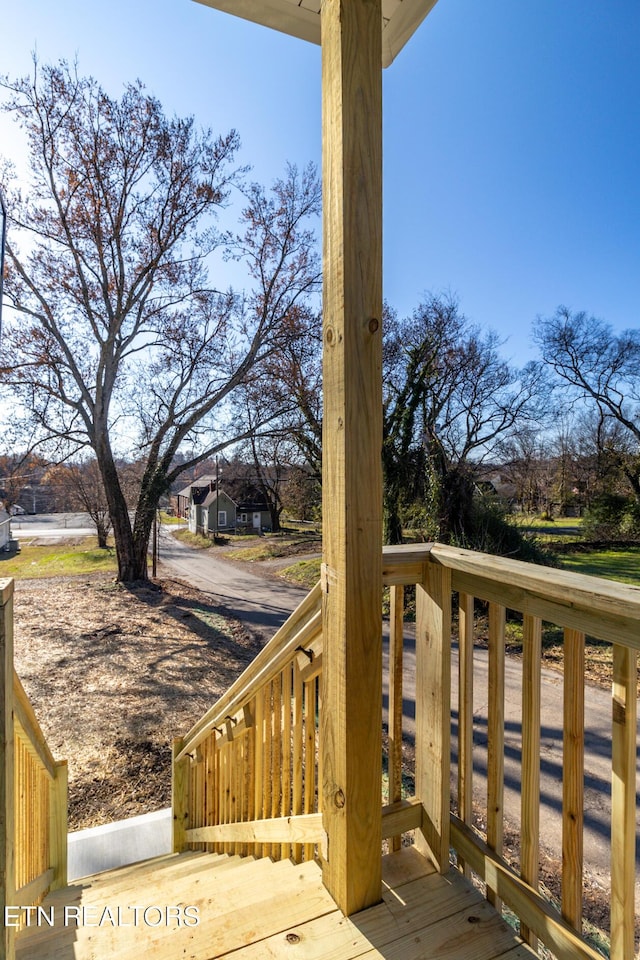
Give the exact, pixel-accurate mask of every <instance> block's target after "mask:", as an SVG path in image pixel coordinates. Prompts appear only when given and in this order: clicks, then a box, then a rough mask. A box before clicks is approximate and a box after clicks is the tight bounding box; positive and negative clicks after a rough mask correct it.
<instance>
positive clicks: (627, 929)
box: [611, 644, 637, 960]
mask: <svg viewBox="0 0 640 960" xmlns="http://www.w3.org/2000/svg"><path fill="white" fill-rule="evenodd" d="M636 661H637V655H636V653H635V651H633V650H629V649H628V648H627V647H623V646H621V645H620V644H614V645H613V689H612V694H613V703H612V707H613V718H612V719H613V757H612V782H611V960H630V958H632V957H633V955H634V919H635V917H634V907H635V904H634V892H635V890H634V879H635V855H636V851H635V846H636V817H635V814H636V727H637V700H636V696H637V694H636V686H637V662H636Z"/></svg>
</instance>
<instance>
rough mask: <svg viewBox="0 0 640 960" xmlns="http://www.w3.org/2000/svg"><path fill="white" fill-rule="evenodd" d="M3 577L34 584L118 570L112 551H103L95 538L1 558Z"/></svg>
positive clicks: (33, 549)
mask: <svg viewBox="0 0 640 960" xmlns="http://www.w3.org/2000/svg"><path fill="white" fill-rule="evenodd" d="M0 558H1V559H0V577H16V578H18V579H21V580H25V579H26V580H34V579H36V578H38V577H73V576H78V575H81V574H85V573H95V572H96V571H106V572H110V571H112V570H113V571H115V570H117V564H116V552H115V550H114V548H113V547H107V548H106V550H101V549H99V547H98V546H97V541H96V539H94V538H93V537H91V538H90V537H87V538H86V539H85V540H83V542H82V543H80V544H77V545H75V546H68V545H66V544H65V545H64V546H60V545H55V544H54V545H52V546H50V547H27V546H25V547H22V549H21V551H20V553H18V554H15V555H14V556H8V555H6V554H0Z"/></svg>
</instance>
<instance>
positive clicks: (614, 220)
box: [0, 0, 640, 363]
mask: <svg viewBox="0 0 640 960" xmlns="http://www.w3.org/2000/svg"><path fill="white" fill-rule="evenodd" d="M34 49H36V50H37V52H38V56H39V58H40V59H41V60H43V61H50V60H57V59H59V58H61V57H66V58H67V59H73V58H74V57H76V56H77V58H78V61H79V67H80V71H81V72H82V73H85V74H92V75H93V76H95V77H96V78H97V79H98V80H99V81H100V82H101V83H102V84H103V86H105V88H106V89H107V90H108V91H109V93H110V94H112V95H118V94H119V93H120V92H121V90H122V84H123V83H125V82H126V81H129V80H133V79H135V78H136V77H139V78H140V79H141V80H142V81H143V82H144V83H145V84H146V85H147V87H148V88H149V90H150V91H152V92H153V93H154V94H155V95H156V96H158V97H159V99H160V100H161V101H162V102H163V104H164V106H165V109H166V110H167V111H168V112H175V113H178V114H188V113H193V114H194V115H195V116H196V118H197V120H198V122H199V123H201V124H202V125H203V126H211V127H212V128H213V129H214V131H220V132H222V131H224V130H227V129H228V128H229V127H232V126H233V127H235V128H236V129H237V130H238V131H239V133H240V135H241V138H242V143H243V150H242V160H243V162H245V163H250V164H252V166H253V173H252V176H253V177H254V178H255V179H257V180H261V181H264V182H269V181H270V180H272V179H273V178H274V177H276V176H278V175H280V174H281V173H282V172H283V170H284V166H285V163H286V162H287V161H291V162H295V163H297V164H298V165H300V166H302V165H304V164H305V163H306V162H308V161H309V160H313V161H315V162H317V163H318V164H319V162H320V92H321V91H320V51H319V48H317V47H315V46H312V45H310V44H307V43H304V42H302V41H299V40H295V39H293V38H289V37H286V36H283V35H281V34H278V33H275V32H274V31H271V30H267V29H265V28H263V27H259V26H256V25H253V24H249V23H246V22H244V21H241V20H237V19H236V18H234V17H230V16H228V15H225V14H222V13H218V12H217V11H214V10H211V9H209V8H207V7H204V6H202V5H200V4H198V3H194V2H192V0H153V2H151V0H110V2H109V3H100V2H97V3H93V4H87V3H86V0H84V2H80V0H59V2H58V3H56V4H52V3H51V2H50V0H21V2H20V3H19V4H11V5H10V7H9V9H5V10H3V14H2V19H1V21H0V71H2V72H3V73H9V74H10V75H12V76H15V75H17V74H23V73H25V72H27V71H28V70H29V67H30V55H31V51H32V50H34ZM383 82H384V88H383V89H384V243H385V247H384V281H385V296H386V298H387V299H388V300H389V302H390V303H391V304H392V305H393V306H395V307H396V308H397V309H398V310H399V312H400V313H401V314H404V313H410V312H411V310H412V309H413V307H414V306H415V305H416V304H417V303H418V302H419V300H420V297H421V295H422V294H423V292H424V291H427V290H431V291H442V290H446V291H450V292H453V293H456V294H457V295H458V297H459V299H460V303H461V306H462V309H463V310H464V312H465V313H466V314H467V315H468V316H469V317H470V318H471V319H472V320H474V321H476V322H477V323H479V324H481V325H483V326H486V327H490V328H492V329H494V330H497V331H498V333H499V334H500V336H501V337H502V338H504V339H505V340H506V341H507V342H506V344H505V346H504V348H503V351H504V353H505V354H506V355H507V356H509V357H511V358H512V359H513V360H514V362H518V363H519V362H523V361H524V360H526V359H529V358H530V357H532V356H534V355H535V351H534V348H533V347H532V344H531V340H530V330H531V324H532V321H533V320H534V318H535V317H536V315H537V314H542V315H549V314H551V313H553V312H554V310H555V308H556V307H557V306H558V305H559V304H560V303H564V304H566V305H567V306H569V307H570V308H572V309H576V310H578V309H585V310H587V311H589V312H591V313H593V314H595V315H597V316H599V317H602V318H604V319H606V320H608V321H609V322H611V323H612V325H613V326H614V328H615V329H618V330H620V329H623V328H627V327H637V326H639V325H640V316H639V309H638V308H639V305H640V269H639V267H640V216H639V214H640V4H639V3H638V0H608V2H607V3H606V4H605V3H603V2H602V0H535V2H534V0H482V2H479V0H439V2H438V3H437V4H436V7H435V8H434V10H433V11H432V13H431V14H430V15H429V16H428V17H427V19H426V20H425V22H424V23H423V24H422V26H421V27H420V29H419V30H418V32H417V34H416V35H415V36H414V37H413V38H412V40H411V41H410V42H409V44H408V45H407V47H406V48H405V49H404V50H403V51H402V52H401V54H400V55H399V57H398V58H397V60H396V61H395V62H394V63H393V64H392V65H391V67H389V68H388V69H387V70H385V71H384V76H383ZM14 137H15V135H14V134H13V132H12V128H11V126H10V125H8V123H7V120H6V118H2V119H1V120H0V153H2V154H4V155H9V156H11V155H12V154H13V153H14V152H15V151H16V146H15V140H14ZM16 155H18V154H16ZM223 279H224V278H221V280H223ZM221 285H222V283H221Z"/></svg>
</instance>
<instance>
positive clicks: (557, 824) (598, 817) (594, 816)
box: [384, 624, 640, 902]
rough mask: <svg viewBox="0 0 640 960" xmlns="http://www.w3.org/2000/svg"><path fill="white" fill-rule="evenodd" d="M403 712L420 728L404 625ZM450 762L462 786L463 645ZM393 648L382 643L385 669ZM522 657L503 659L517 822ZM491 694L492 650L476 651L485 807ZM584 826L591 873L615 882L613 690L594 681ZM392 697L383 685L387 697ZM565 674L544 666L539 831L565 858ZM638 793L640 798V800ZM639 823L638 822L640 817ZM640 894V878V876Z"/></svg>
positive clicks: (476, 732)
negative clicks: (460, 695) (459, 760)
mask: <svg viewBox="0 0 640 960" xmlns="http://www.w3.org/2000/svg"><path fill="white" fill-rule="evenodd" d="M405 632H406V635H405V644H404V678H403V679H404V689H403V715H404V729H405V732H406V735H407V736H408V737H409V738H410V739H412V738H413V736H414V734H415V727H414V719H415V633H414V629H413V625H412V624H406V625H405ZM451 667H452V669H451V675H452V684H451V688H452V689H451V697H452V708H453V709H452V723H451V742H452V767H451V786H452V791H453V793H454V794H455V793H456V791H457V784H456V777H457V734H458V728H457V719H458V716H457V710H456V708H455V705H456V704H457V698H458V650H457V647H454V650H453V655H452V665H451ZM386 669H387V649H386V647H385V651H384V670H385V676H386ZM521 693H522V663H521V661H520V660H518V659H517V658H515V657H507V658H506V662H505V720H504V724H505V766H504V777H505V802H504V809H505V815H506V819H507V820H508V821H509V823H510V824H511V825H513V827H514V828H515V829H516V830H517V825H518V823H519V820H520V785H521V775H520V756H521V732H522V727H521V719H522V698H521ZM487 700H488V656H487V651H486V650H484V649H476V650H475V651H474V697H473V742H474V791H473V792H474V799H475V800H476V802H477V803H478V805H479V806H480V807H484V806H486V799H487ZM585 701H586V702H585V799H584V811H585V833H584V857H585V864H586V865H587V867H588V870H589V872H590V873H592V874H594V875H595V876H596V877H597V878H599V880H600V882H601V884H602V885H603V886H604V887H608V886H609V873H610V822H611V821H610V817H611V696H610V693H609V692H608V691H607V690H603V689H601V688H599V687H593V686H589V687H588V690H587V696H586V698H585ZM387 702H388V688H387V687H386V685H385V690H384V705H385V708H386V705H387ZM562 715H563V688H562V676H561V675H560V674H559V673H556V672H555V671H552V670H545V669H543V671H542V717H543V721H542V728H541V744H540V747H541V749H540V802H541V807H540V836H541V841H542V843H543V845H544V847H545V848H546V849H547V850H548V851H549V853H550V854H551V855H552V856H554V857H556V858H557V859H561V851H562V816H561V810H562ZM637 799H638V798H636V800H637ZM639 827H640V825H639ZM637 862H638V863H639V865H640V861H637ZM636 894H637V897H636V899H637V900H638V901H639V902H640V886H639V884H638V883H636Z"/></svg>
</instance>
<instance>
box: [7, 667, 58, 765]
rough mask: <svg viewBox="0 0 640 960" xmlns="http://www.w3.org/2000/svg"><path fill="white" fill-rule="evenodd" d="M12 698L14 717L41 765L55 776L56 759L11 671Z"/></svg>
mask: <svg viewBox="0 0 640 960" xmlns="http://www.w3.org/2000/svg"><path fill="white" fill-rule="evenodd" d="M13 698H14V704H15V710H16V718H17V720H18V722H19V723H20V726H21V727H22V729H23V731H24V733H25V736H26V737H27V739H28V740H29V741H30V743H31V745H32V747H33V749H34V750H35V752H36V753H37V754H38V756H39V757H40V760H41V762H42V765H43V766H44V768H45V769H46V770H47V772H48V774H49V776H50V777H51V778H52V779H55V777H56V761H55V760H54V758H53V754H52V753H51V750H50V749H49V745H48V744H47V741H46V738H45V735H44V733H43V732H42V729H41V727H40V724H39V723H38V718H37V717H36V715H35V713H34V710H33V707H32V705H31V701H30V700H29V697H28V696H27V693H26V691H25V689H24V687H23V686H22V683H21V681H20V677H19V676H18V674H17V673H16V671H15V670H14V671H13Z"/></svg>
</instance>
